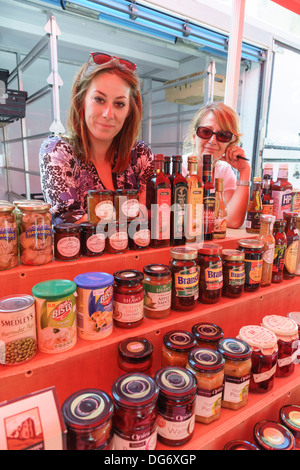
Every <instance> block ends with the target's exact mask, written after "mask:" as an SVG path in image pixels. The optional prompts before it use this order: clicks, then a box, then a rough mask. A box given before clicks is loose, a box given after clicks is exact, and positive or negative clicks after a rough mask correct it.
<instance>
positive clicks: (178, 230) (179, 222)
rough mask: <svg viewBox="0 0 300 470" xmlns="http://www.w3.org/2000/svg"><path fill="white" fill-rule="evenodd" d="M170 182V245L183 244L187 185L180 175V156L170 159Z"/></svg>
mask: <svg viewBox="0 0 300 470" xmlns="http://www.w3.org/2000/svg"><path fill="white" fill-rule="evenodd" d="M172 163H173V166H172V174H171V177H170V182H171V209H172V210H171V245H183V244H184V243H185V234H184V225H185V223H184V220H185V205H186V204H187V195H188V183H187V180H186V179H185V177H184V176H183V175H182V156H181V155H174V156H173V157H172Z"/></svg>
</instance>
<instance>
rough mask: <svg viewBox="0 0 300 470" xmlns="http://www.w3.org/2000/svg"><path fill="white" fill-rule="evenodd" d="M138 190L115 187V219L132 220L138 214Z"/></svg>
mask: <svg viewBox="0 0 300 470" xmlns="http://www.w3.org/2000/svg"><path fill="white" fill-rule="evenodd" d="M138 193H139V190H138V189H117V190H116V191H115V201H114V202H115V209H116V219H117V220H119V221H121V220H125V221H128V220H134V219H136V218H137V217H138V215H139V210H140V207H139V196H138Z"/></svg>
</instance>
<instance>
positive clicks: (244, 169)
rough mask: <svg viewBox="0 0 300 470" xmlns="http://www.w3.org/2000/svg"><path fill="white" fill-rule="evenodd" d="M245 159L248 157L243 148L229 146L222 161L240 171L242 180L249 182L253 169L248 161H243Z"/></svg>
mask: <svg viewBox="0 0 300 470" xmlns="http://www.w3.org/2000/svg"><path fill="white" fill-rule="evenodd" d="M238 157H242V158H238ZM244 158H247V157H246V155H245V152H244V150H243V149H242V148H241V147H237V146H232V147H231V146H229V147H227V149H226V151H225V154H224V155H223V157H222V158H221V160H223V161H225V162H227V163H229V164H230V165H231V166H232V167H233V168H235V169H236V170H238V171H239V173H240V179H243V180H249V178H250V173H251V168H250V165H249V162H248V161H247V160H243V159H244Z"/></svg>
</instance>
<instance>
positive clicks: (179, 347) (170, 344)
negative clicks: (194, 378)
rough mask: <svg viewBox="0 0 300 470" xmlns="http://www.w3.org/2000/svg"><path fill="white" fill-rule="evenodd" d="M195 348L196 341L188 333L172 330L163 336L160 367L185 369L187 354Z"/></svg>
mask: <svg viewBox="0 0 300 470" xmlns="http://www.w3.org/2000/svg"><path fill="white" fill-rule="evenodd" d="M196 346H197V342H196V339H195V338H194V336H193V335H192V334H191V333H189V332H188V331H184V330H172V331H168V332H167V333H165V334H164V336H163V344H162V350H161V365H162V367H165V366H179V367H185V366H186V364H187V360H188V354H189V352H190V351H192V349H194V348H195V347H196Z"/></svg>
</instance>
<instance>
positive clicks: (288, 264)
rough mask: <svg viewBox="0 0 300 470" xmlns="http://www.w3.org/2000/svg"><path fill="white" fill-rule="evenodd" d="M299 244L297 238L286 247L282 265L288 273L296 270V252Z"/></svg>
mask: <svg viewBox="0 0 300 470" xmlns="http://www.w3.org/2000/svg"><path fill="white" fill-rule="evenodd" d="M299 246H300V244H299V240H296V241H294V242H293V243H291V244H290V245H289V246H288V247H287V249H286V252H285V257H284V266H285V268H286V270H287V271H288V272H289V273H290V274H294V273H295V270H296V262H297V254H298V247H299Z"/></svg>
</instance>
